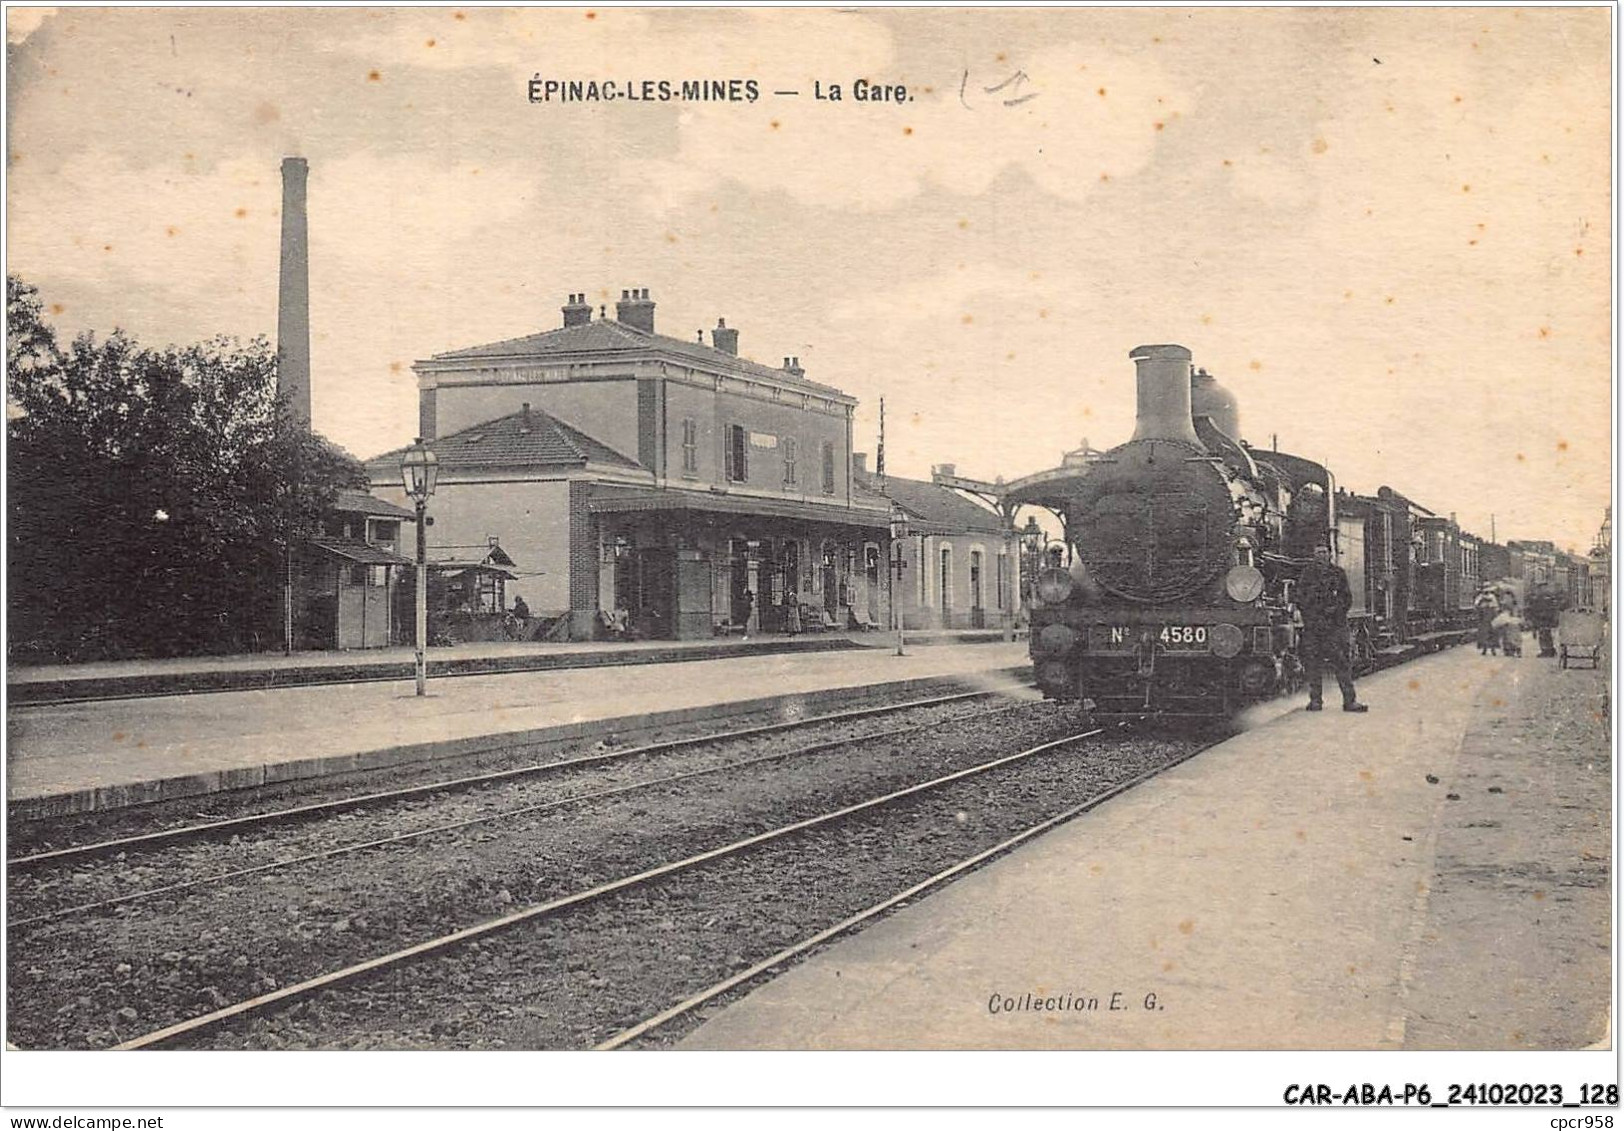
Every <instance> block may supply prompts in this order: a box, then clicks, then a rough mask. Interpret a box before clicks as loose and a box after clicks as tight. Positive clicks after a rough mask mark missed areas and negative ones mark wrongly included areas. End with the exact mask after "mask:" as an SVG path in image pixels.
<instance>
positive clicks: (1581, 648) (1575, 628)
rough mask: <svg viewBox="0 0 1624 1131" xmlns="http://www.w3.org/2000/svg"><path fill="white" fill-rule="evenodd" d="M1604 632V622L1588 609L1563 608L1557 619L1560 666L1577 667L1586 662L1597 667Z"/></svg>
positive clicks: (1604, 635) (1605, 626)
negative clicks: (1560, 642) (1559, 640)
mask: <svg viewBox="0 0 1624 1131" xmlns="http://www.w3.org/2000/svg"><path fill="white" fill-rule="evenodd" d="M1606 633H1607V624H1606V622H1605V621H1604V620H1602V618H1601V617H1599V616H1597V615H1596V614H1595V613H1593V612H1591V611H1589V610H1588V609H1572V610H1564V611H1563V612H1562V614H1561V616H1560V617H1559V618H1558V621H1557V634H1558V636H1559V637H1560V638H1561V641H1562V644H1561V650H1560V652H1559V655H1560V656H1561V664H1562V666H1563V667H1564V668H1568V667H1578V666H1579V665H1580V664H1583V663H1586V662H1588V663H1589V665H1590V666H1591V667H1592V668H1595V667H1599V666H1600V665H1601V650H1602V646H1603V643H1604V640H1605V637H1606Z"/></svg>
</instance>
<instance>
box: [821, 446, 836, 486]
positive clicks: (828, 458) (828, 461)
mask: <svg viewBox="0 0 1624 1131" xmlns="http://www.w3.org/2000/svg"><path fill="white" fill-rule="evenodd" d="M823 493H824V494H825V495H833V494H834V493H835V446H834V445H833V444H832V443H830V442H829V441H828V440H825V441H824V442H823Z"/></svg>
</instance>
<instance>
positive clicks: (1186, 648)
mask: <svg viewBox="0 0 1624 1131" xmlns="http://www.w3.org/2000/svg"><path fill="white" fill-rule="evenodd" d="M1211 631H1212V626H1211V625H1205V624H1164V625H1160V626H1158V625H1154V624H1099V625H1095V626H1094V627H1093V629H1092V631H1091V632H1090V634H1089V644H1090V646H1092V647H1093V648H1096V649H1105V650H1109V649H1120V650H1123V651H1126V650H1129V649H1132V648H1133V647H1134V646H1135V645H1137V644H1138V643H1139V642H1140V641H1141V640H1143V639H1144V638H1145V636H1146V634H1147V633H1148V634H1149V636H1150V638H1151V639H1152V640H1154V641H1155V642H1156V643H1157V644H1159V645H1161V647H1162V648H1164V649H1166V650H1167V651H1169V652H1205V651H1206V650H1207V647H1208V636H1209V634H1210V633H1211Z"/></svg>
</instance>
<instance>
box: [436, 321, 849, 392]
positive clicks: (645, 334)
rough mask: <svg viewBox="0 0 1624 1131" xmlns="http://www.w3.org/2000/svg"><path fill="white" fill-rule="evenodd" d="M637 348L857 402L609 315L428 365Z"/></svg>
mask: <svg viewBox="0 0 1624 1131" xmlns="http://www.w3.org/2000/svg"><path fill="white" fill-rule="evenodd" d="M639 352H641V353H664V354H671V355H675V356H677V357H680V358H682V359H684V360H686V361H690V362H694V363H697V364H701V365H704V366H706V367H708V368H711V369H720V370H723V371H724V372H728V371H730V372H734V373H738V374H740V375H741V376H746V377H756V378H760V379H763V380H769V381H774V382H777V383H778V384H781V385H786V386H789V387H792V388H797V389H804V390H806V391H807V392H809V393H816V394H818V395H819V396H824V397H831V398H834V399H836V400H839V401H841V402H843V403H844V402H851V403H853V404H855V403H856V401H855V400H854V399H853V398H852V397H851V396H850V395H848V394H847V393H844V392H842V391H841V390H839V389H837V388H835V387H834V386H833V385H820V384H819V383H818V382H816V381H808V380H807V379H806V378H805V377H797V376H796V375H795V374H793V373H791V372H790V371H789V370H787V369H774V368H772V367H771V366H767V365H763V364H761V363H760V362H759V361H751V360H750V359H749V358H747V357H738V356H736V355H735V354H731V353H728V352H727V351H726V350H719V349H716V348H714V347H713V346H707V345H705V344H704V343H703V342H690V341H687V340H686V339H683V338H671V337H667V336H666V335H664V334H655V333H651V332H649V331H647V330H640V329H638V328H637V327H636V326H628V325H627V324H626V323H624V322H616V321H613V320H611V319H599V320H598V321H596V322H583V323H581V324H580V325H578V326H561V327H559V328H557V329H554V330H544V331H542V332H541V333H539V334H527V335H525V336H524V337H522V338H508V339H507V340H505V341H500V342H491V343H489V344H487V345H482V346H470V347H468V348H467V349H459V350H450V351H448V352H446V353H437V354H435V355H434V356H433V357H431V358H429V363H431V364H433V366H434V367H435V368H441V367H442V366H441V365H440V363H445V362H459V361H498V360H500V361H511V360H516V359H519V358H532V357H533V358H544V359H556V360H560V361H563V360H583V359H587V358H590V357H591V356H592V355H594V354H606V353H609V354H613V353H626V354H632V353H639ZM420 364H422V363H420Z"/></svg>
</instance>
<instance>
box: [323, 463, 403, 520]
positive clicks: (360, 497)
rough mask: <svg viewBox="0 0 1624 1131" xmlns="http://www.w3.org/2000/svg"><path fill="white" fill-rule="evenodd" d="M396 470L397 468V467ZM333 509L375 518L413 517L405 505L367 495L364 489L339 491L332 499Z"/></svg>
mask: <svg viewBox="0 0 1624 1131" xmlns="http://www.w3.org/2000/svg"><path fill="white" fill-rule="evenodd" d="M396 470H397V471H398V470H399V468H398V467H397V468H396ZM333 509H334V510H335V511H343V512H345V513H346V514H365V515H371V516H373V517H375V518H407V519H409V518H414V517H415V516H414V515H413V514H412V512H411V511H409V510H407V509H406V508H405V507H397V506H396V505H395V504H394V503H391V502H390V501H389V500H387V499H380V498H378V497H377V496H375V495H369V494H367V493H366V492H365V491H339V492H338V494H337V495H336V496H335V497H334V499H333Z"/></svg>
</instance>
